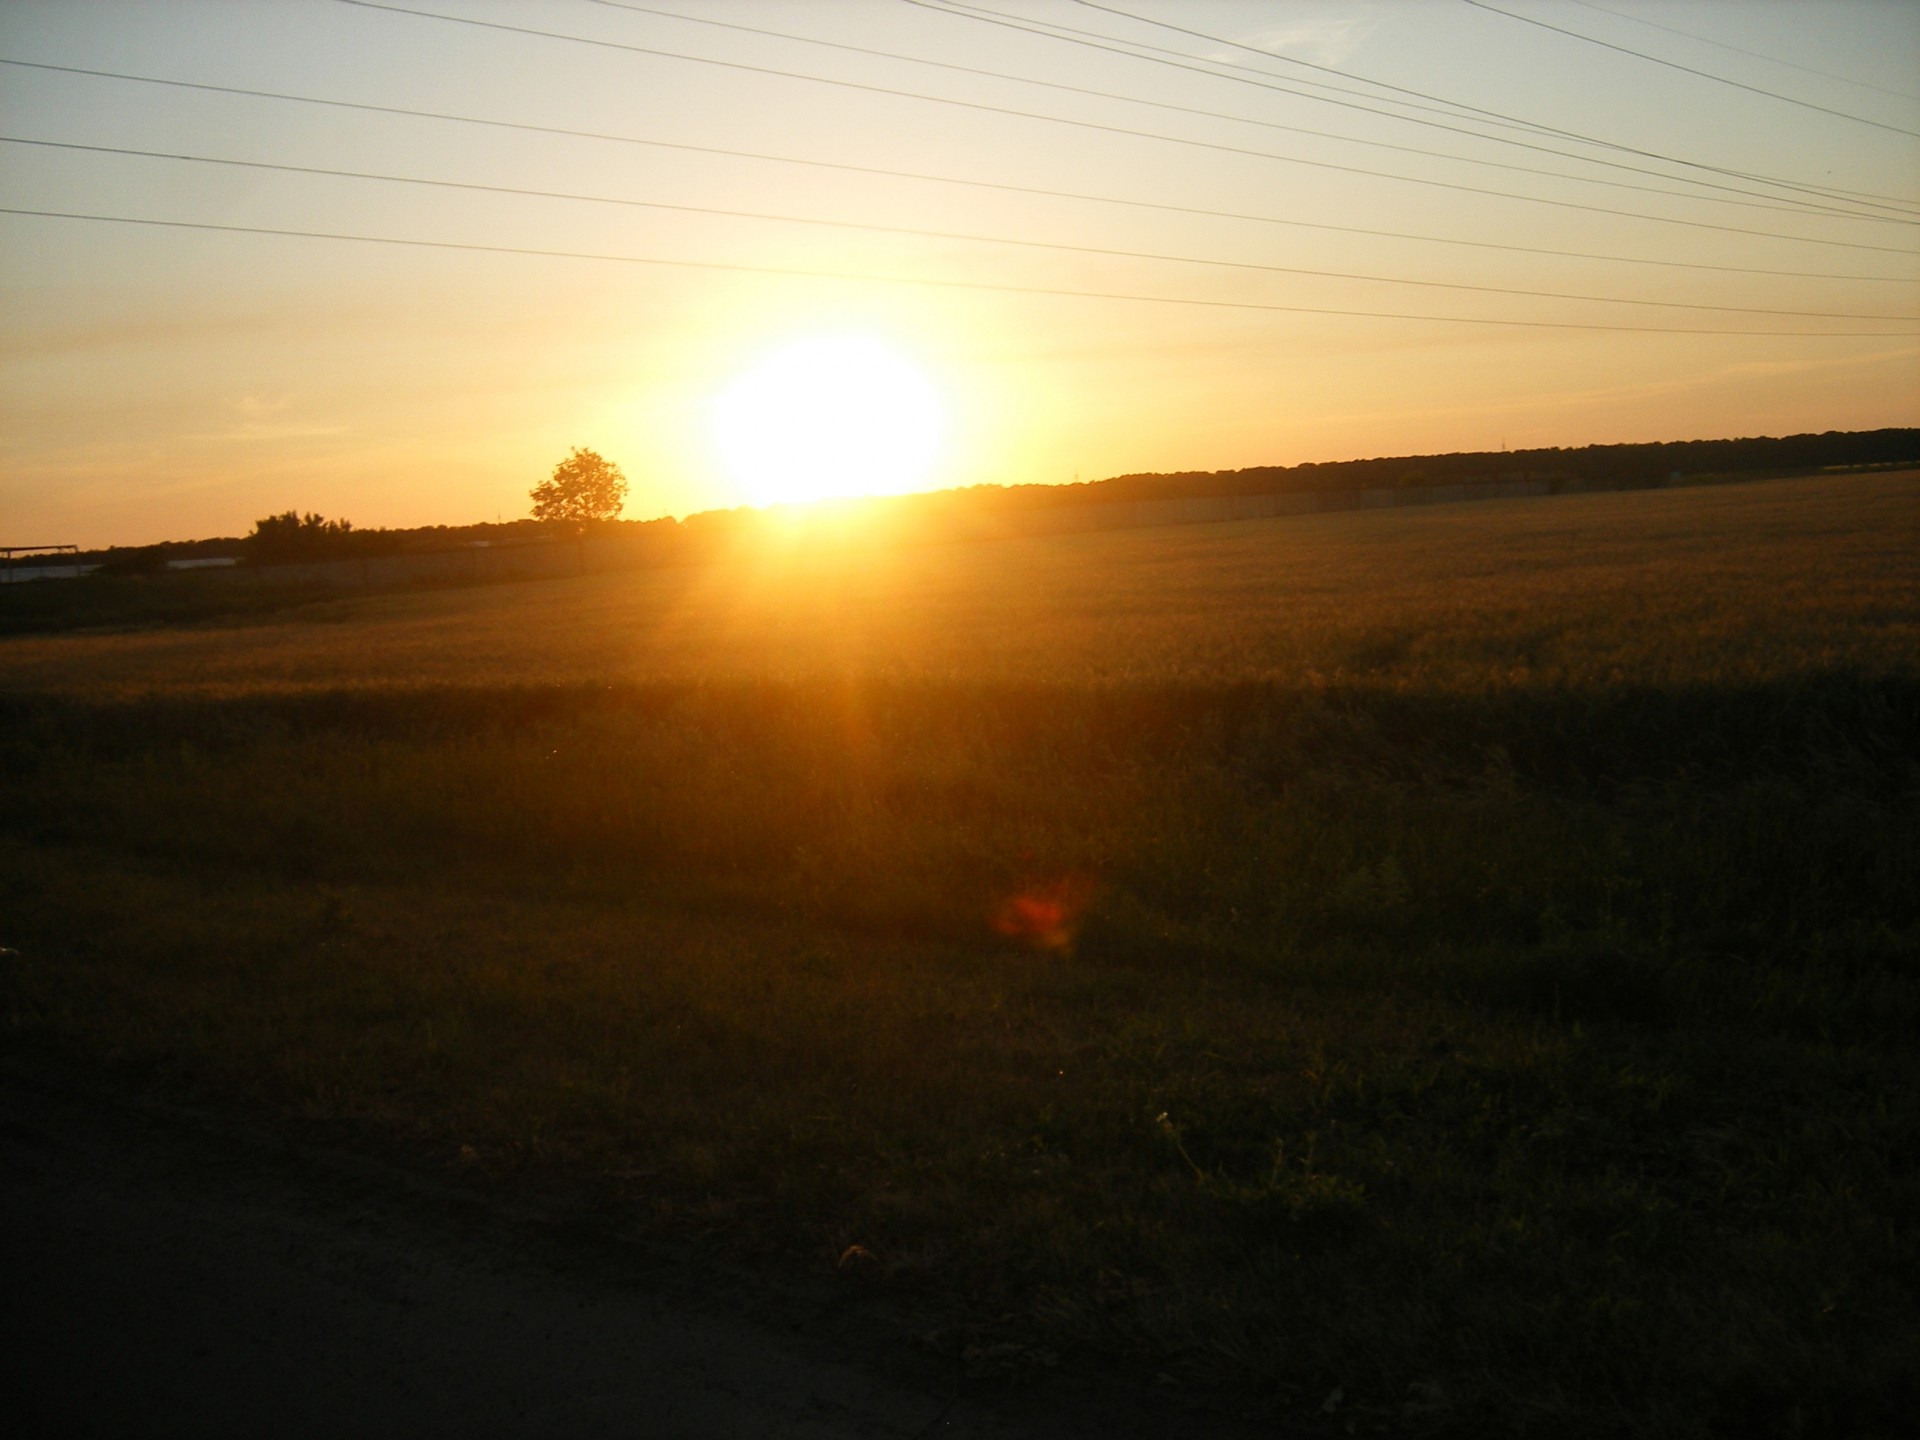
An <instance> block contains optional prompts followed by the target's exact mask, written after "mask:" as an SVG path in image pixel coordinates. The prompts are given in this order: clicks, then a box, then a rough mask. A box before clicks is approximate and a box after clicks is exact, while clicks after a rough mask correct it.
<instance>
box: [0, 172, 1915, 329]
mask: <svg viewBox="0 0 1920 1440" xmlns="http://www.w3.org/2000/svg"><path fill="white" fill-rule="evenodd" d="M0 144H7V145H35V146H40V147H42V148H45V149H53V150H73V151H84V152H87V153H89V154H95V155H133V156H139V157H141V158H144V159H149V160H177V161H188V162H191V163H193V164H197V165H226V166H231V167H234V168H237V169H245V170H271V171H277V172H279V173H281V174H288V175H323V176H328V177H331V178H334V179H342V180H377V181H380V182H383V183H386V184H392V185H419V186H428V187H432V188H435V189H442V190H467V191H473V192H477V193H480V194H487V195H515V196H524V197H528V198H532V199H539V200H568V201H576V202H580V203H583V204H589V205H620V206H627V207H631V208H635V209H643V210H669V211H672V212H674V213H675V214H681V215H712V216H718V217H721V218H724V219H730V220H765V221H773V222H776V223H779V224H783V225H813V226H820V227H825V228H828V229H834V230H860V231H865V232H867V233H870V234H877V235H907V236H912V237H914V238H916V239H922V240H957V241H961V242H964V243H967V244H974V245H1008V246H1017V247H1019V248H1021V249H1028V250H1054V251H1062V252H1065V253H1068V254H1074V255H1099V256H1104V257H1108V258H1112V259H1120V260H1153V261H1161V262H1165V263H1169V264H1175V265H1208V266H1214V267H1218V268H1222V269H1230V270H1254V271H1260V272H1263V273H1265V274H1269V275H1300V276H1307V277H1310V278H1313V279H1322V280H1360V281H1365V282H1367V283H1370V284H1378V285H1413V286H1418V287H1420V288H1422V289H1429V290H1461V291H1470V292H1473V293H1475V294H1481V295H1517V296H1523V297H1525V298H1528V299H1534V300H1578V301H1584V302H1588V303H1591V304H1600V305H1642V306H1653V307H1657V308H1659V309H1662V310H1709V311H1714V312H1717V313H1720V314H1726V315H1776V316H1782V317H1791V318H1793V319H1799V320H1873V321H1883V322H1885V323H1887V324H1920V315H1875V314H1862V313H1860V312H1858V311H1850V310H1781V309H1774V308H1768V307H1762V306H1755V305H1709V304H1701V303H1698V302H1691V301H1685V300H1642V299H1637V298H1634V297H1631V296H1619V295H1583V294H1579V293H1576V292H1571V291H1565V290H1537V289H1526V288H1519V287H1513V286H1506V285H1475V284H1467V283H1460V282H1455V281H1449V280H1420V279H1414V278H1410V277H1407V276H1403V275H1370V274H1364V273H1359V272H1355V271H1347V270H1321V269H1314V268H1310V267H1307V266H1301V265H1270V264H1264V263H1261V262H1258V261H1251V260H1219V259H1214V258H1211V257H1208V256H1203V255H1169V254H1164V253H1161V252H1157V251H1150V250H1119V249H1110V248H1107V247H1105V246H1099V245H1074V244H1067V243H1063V242H1059V241H1051V240H1025V239H1019V238H1015V237H1011V236H1004V235H976V234H970V233H967V232H964V231H953V230H926V229H921V228H919V227H916V226H909V225H874V224H867V223H864V222H862V221H858V220H824V219H818V218H815V217H813V216H807V215H781V214H776V213H771V212H767V211H759V210H729V209H722V208H720V207H717V206H712V205H681V204H675V203H672V202H670V201H665V200H636V199H630V198H627V197H623V196H616V195H583V194H578V193H575V192H570V191H563V190H529V189H523V188H521V187H519V186H514V185H487V184H482V183H479V182H476V181H467V180H443V179H436V178H433V177H427V176H418V175H389V174H383V173H380V172H376V171H368V170H337V169H331V168H328V167H323V166H318V165H288V164H281V163H277V162H274V161H268V160H235V159H230V158H227V157H224V156H218V155H191V154H183V153H178V152H173V151H165V150H136V149H131V148H129V147H127V146H124V145H84V144H80V143H78V142H75V141H68V140H41V139H29V138H26V137H24V136H18V135H0Z"/></svg>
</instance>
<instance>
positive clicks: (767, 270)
mask: <svg viewBox="0 0 1920 1440" xmlns="http://www.w3.org/2000/svg"><path fill="white" fill-rule="evenodd" d="M0 215H24V216H34V217H38V218H42V219H48V220H83V221H91V222H95V223H98V224H105V225H147V226H154V227H157V228H160V229H165V230H205V231H212V232H214V233H218V234H227V235H278V236H287V237H291V238H294V239H301V240H339V241H351V242H355V243H359V244H369V245H397V246H403V247H408V248H413V249H426V250H460V251H468V252H472V253H475V254H481V255H529V256H535V257H538V258H541V259H548V260H595V261H605V262H609V263H615V264H621V265H654V266H663V267H668V268H672V269H679V270H718V271H724V272H727V273H730V274H736V275H777V276H782V277H791V278H796V279H803V280H837V281H850V282H857V283H860V284H877V285H912V286H920V287H924V288H928V289H935V290H967V291H975V292H982V291H984V292H989V293H993V294H1002V295H1048V296H1064V297H1066V298H1069V299H1078V300H1127V301H1136V302H1140V303H1143V304H1152V305H1188V306H1195V307H1198V308H1201V309H1207V310H1251V311H1260V312H1263V313H1269V314H1282V315H1332V316H1339V317H1342V318H1347V319H1367V320H1412V321H1419V322H1422V323H1431V324H1440V325H1481V326H1494V327H1500V328H1508V329H1523V330H1592V331H1602V332H1608V333H1612V334H1624V335H1741V336H1777V337H1783V338H1790V339H1797V340H1844V339H1855V340H1864V339H1873V340H1888V339H1904V338H1907V337H1910V336H1911V337H1915V338H1920V330H1708V329H1699V328H1695V327H1693V326H1678V325H1608V324H1598V323H1594V322H1589V321H1578V320H1504V319H1494V318H1492V317H1488V316H1480V315H1421V314H1410V313H1405V312H1401V311H1394V310H1344V309H1334V308H1331V307H1327V306H1318V305H1277V304H1270V303H1266V302H1263V301H1256V300H1204V299H1198V298H1195V297H1192V296H1185V295H1144V294H1140V293H1137V292H1134V291H1118V290H1068V289H1065V288H1062V287H1058V286H1051V285H1004V284H999V283H996V282H990V281H984V280H945V279H927V278H925V277H921V276H910V275H869V274H862V273H855V272H850V271H842V270H806V269H801V268H798V267H794V266H783V265H744V264H737V263H731V262H728V261H723V260H670V259H663V258H660V257H658V256H648V255H610V254H605V253H602V252H597V251H587V250H545V249H536V248H533V247H531V246H525V245H482V244H478V243H474V242H470V241H460V240H418V239H409V238H404V237H400V236H392V235H361V234H356V233H347V232H342V231H337V230H294V229H281V228H277V227H273V226H266V225H216V224H213V223H211V222H208V221H202V220H157V219H153V218H150V217H147V216H140V215H94V214H86V213H81V212H78V211H72V210H38V209H28V208H26V207H23V206H14V205H0Z"/></svg>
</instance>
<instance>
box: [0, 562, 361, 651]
mask: <svg viewBox="0 0 1920 1440" xmlns="http://www.w3.org/2000/svg"><path fill="white" fill-rule="evenodd" d="M337 594H338V591H337V588H336V587H334V586H330V585H326V584H322V583H319V582H311V581H309V582H299V581H294V582H288V581H284V580H276V579H272V578H266V579H263V578H258V577H253V576H247V575H230V574H205V573H201V574H195V573H193V572H190V571H189V572H184V573H178V574H164V573H163V574H158V575H98V574H96V575H82V576H79V577H78V578H75V579H70V580H29V581H22V582H19V583H16V584H11V585H0V636H8V635H51V634H61V633H63V632H68V631H76V630H79V631H84V630H140V629H151V628H153V627H155V626H163V625H194V624H204V623H206V622H209V621H219V622H223V623H227V624H232V623H234V622H236V621H245V620H249V619H253V620H265V619H278V618H281V617H282V616H284V615H285V614H286V613H287V612H289V611H294V610H300V609H303V608H304V609H306V611H307V613H308V614H309V615H312V616H316V617H317V616H319V615H321V614H323V613H324V612H325V611H326V609H327V602H328V601H329V600H332V599H333V598H334V597H335V596H336V595H337Z"/></svg>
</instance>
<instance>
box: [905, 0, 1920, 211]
mask: <svg viewBox="0 0 1920 1440" xmlns="http://www.w3.org/2000/svg"><path fill="white" fill-rule="evenodd" d="M909 3H913V4H920V3H924V0H909ZM1073 3H1074V4H1076V5H1081V6H1084V7H1085V8H1087V9H1089V10H1098V11H1100V12H1102V13H1103V14H1107V15H1117V16H1119V17H1120V18H1121V19H1123V20H1131V21H1133V22H1134V23H1136V24H1139V25H1150V26H1152V27H1153V28H1155V29H1157V30H1170V31H1172V32H1173V33H1175V34H1177V35H1186V36H1190V37H1192V38H1193V39H1196V40H1205V41H1207V42H1208V43H1209V44H1213V45H1225V46H1228V47H1229V48H1231V49H1234V50H1242V51H1245V52H1246V53H1248V54H1250V55H1258V56H1260V57H1261V58H1262V59H1264V60H1275V61H1279V62H1280V63H1282V64H1285V65H1294V66H1298V67H1300V68H1302V69H1306V70H1313V71H1317V72H1319V73H1321V74H1325V75H1338V76H1339V77H1340V78H1341V79H1343V80H1357V81H1359V82H1360V83H1361V84H1363V85H1372V86H1376V87H1378V88H1379V89H1382V90H1390V91H1392V92H1393V93H1395V94H1396V95H1411V96H1413V97H1414V98H1415V99H1419V100H1430V101H1433V102H1434V103H1436V104H1440V105H1448V106H1452V107H1454V108H1455V109H1459V110H1464V111H1468V112H1470V113H1472V114H1474V115H1479V116H1484V117H1486V118H1487V119H1490V120H1495V121H1499V122H1502V123H1507V124H1513V125H1518V126H1520V127H1521V128H1522V129H1526V130H1532V131H1535V132H1537V133H1540V134H1547V135H1557V136H1559V137H1560V138H1561V139H1563V140H1577V141H1579V142H1580V143H1581V144H1584V145H1597V146H1599V147H1601V148H1602V149H1606V150H1614V151H1618V152H1620V153H1622V154H1628V155H1639V156H1642V157H1643V158H1646V159H1650V160H1664V161H1666V162H1667V163H1669V164H1672V165H1684V166H1687V167H1688V168H1689V169H1695V170H1709V171H1712V172H1714V173H1716V174H1721V175H1731V176H1735V177H1737V178H1740V179H1746V180H1758V181H1761V182H1762V183H1766V184H1778V185H1788V184H1792V183H1793V182H1788V181H1780V180H1771V179H1768V178H1767V177H1765V176H1758V175H1752V174H1748V173H1747V172H1745V171H1741V170H1733V169H1729V168H1727V167H1724V166H1719V165H1708V164H1704V163H1702V162H1700V161H1696V160H1688V159H1685V158H1683V157H1681V156H1677V155H1667V154H1663V153H1661V152H1660V151H1657V150H1645V149H1641V148H1640V147H1638V146H1634V145H1625V144H1622V143H1620V142H1619V141H1615V140H1603V139H1600V138H1599V137H1597V136H1593V135H1583V134H1581V133H1580V132H1579V131H1577V130H1562V129H1560V128H1558V127H1557V126H1552V125H1544V124H1541V123H1539V122H1537V121H1532V120H1524V119H1521V118H1520V117H1518V116H1514V115H1507V114H1504V113H1502V112H1501V111H1498V110H1487V109H1483V108H1482V107H1480V106H1478V105H1467V104H1464V103H1462V102H1460V101H1456V100H1448V99H1447V98H1446V97H1445V96H1442V95H1433V94H1429V93H1428V92H1427V91H1425V90H1411V89H1408V88H1407V87H1406V86H1404V85H1394V84H1390V83H1389V82H1387V81H1385V80H1374V79H1371V78H1369V77H1368V76H1365V75H1356V74H1354V73H1353V72H1352V71H1348V70H1340V69H1336V68H1335V67H1333V66H1331V65H1320V64H1316V63H1315V62H1314V61H1311V60H1301V59H1299V58H1297V57H1295V56H1292V55H1278V54H1275V53H1274V52H1273V51H1271V50H1262V49H1260V48H1259V47H1258V46H1254V45H1248V44H1245V43H1243V42H1241V41H1239V40H1230V39H1228V38H1226V37H1225V36H1223V35H1212V34H1209V33H1207V32H1206V31H1204V30H1192V29H1189V28H1187V27H1186V26H1184V25H1175V24H1172V23H1170V22H1169V21H1165V20H1155V19H1153V18H1152V17H1151V16H1147V15H1139V14H1136V13H1134V12H1133V11H1131V10H1123V9H1121V8H1120V7H1118V6H1116V5H1108V4H1104V3H1102V0H1073ZM968 8H969V9H977V8H978V7H976V6H969V7H968ZM1874 198H1877V199H1889V198H1893V197H1889V196H1877V197H1874Z"/></svg>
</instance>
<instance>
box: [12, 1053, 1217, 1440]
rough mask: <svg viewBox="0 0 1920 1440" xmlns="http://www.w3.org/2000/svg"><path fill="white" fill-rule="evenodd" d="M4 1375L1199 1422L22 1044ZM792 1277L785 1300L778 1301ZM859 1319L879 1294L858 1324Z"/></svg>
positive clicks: (584, 1415)
mask: <svg viewBox="0 0 1920 1440" xmlns="http://www.w3.org/2000/svg"><path fill="white" fill-rule="evenodd" d="M0 1265H3V1266H4V1270H3V1272H0V1273H3V1276H4V1279H3V1283H4V1294H5V1329H6V1332H7V1333H6V1335H5V1336H4V1337H0V1381H3V1382H4V1383H3V1385H0V1393H4V1394H5V1396H6V1408H7V1410H8V1411H9V1413H10V1414H11V1415H12V1416H13V1417H15V1419H14V1421H13V1422H10V1425H9V1428H10V1429H12V1428H13V1425H14V1424H16V1423H18V1421H19V1420H20V1419H22V1418H24V1419H26V1420H27V1421H29V1422H31V1423H29V1424H28V1425H27V1428H25V1429H13V1433H15V1434H27V1433H33V1434H43V1435H86V1436H92V1435H137V1436H166V1435H181V1436H195V1437H203V1436H223V1435H235V1436H239V1435H245V1436H248V1437H257V1436H264V1435H272V1436H282V1437H291V1436H302V1435H314V1436H328V1437H336V1436H342V1435H354V1436H383V1435H393V1436H401V1435H405V1436H432V1435H448V1436H462V1437H472V1436H518V1435H527V1436H533V1435H540V1436H570V1437H571V1436H639V1437H649V1440H681V1437H686V1440H695V1437H698V1440H716V1437H742V1440H746V1437H763V1436H795V1437H816V1436H818V1437H827V1436H834V1437H842V1436H846V1437H873V1440H896V1437H897V1440H908V1437H932V1436H940V1437H949V1440H952V1437H963V1436H964V1437H995V1440H1018V1437H1037V1436H1076V1435H1089V1436H1091V1435H1095V1434H1098V1435H1100V1436H1101V1437H1103V1440H1116V1437H1120V1436H1127V1435H1139V1436H1146V1435H1169V1434H1182V1435H1193V1434H1197V1433H1202V1432H1206V1433H1211V1432H1212V1431H1213V1429H1214V1428H1215V1427H1212V1426H1208V1425H1204V1424H1200V1423H1197V1422H1196V1419H1195V1417H1194V1416H1192V1415H1190V1414H1184V1413H1183V1412H1181V1411H1180V1410H1179V1409H1178V1408H1176V1407H1171V1406H1169V1407H1166V1408H1164V1409H1162V1408H1160V1407H1158V1406H1156V1404H1155V1403H1154V1402H1153V1400H1152V1398H1151V1397H1147V1399H1146V1400H1145V1401H1144V1402H1142V1401H1137V1400H1134V1399H1129V1398H1126V1397H1120V1398H1118V1399H1116V1398H1115V1397H1113V1396H1112V1395H1107V1396H1106V1397H1104V1398H1099V1397H1097V1396H1096V1395H1095V1393H1094V1392H1092V1391H1089V1390H1082V1391H1081V1392H1080V1393H1079V1394H1078V1395H1076V1394H1075V1393H1073V1391H1072V1387H1071V1385H1070V1384H1069V1385H1067V1386H1066V1388H1064V1389H1063V1388H1062V1387H1060V1386H1055V1387H1051V1388H1043V1389H1031V1388H1029V1389H1022V1390H1009V1389H1007V1388H1006V1387H1005V1386H996V1385H991V1384H986V1383H981V1382H970V1381H966V1380H964V1379H963V1378H962V1377H961V1376H960V1375H959V1373H958V1370H957V1367H956V1366H955V1364H954V1362H952V1361H949V1360H943V1359H940V1358H939V1357H937V1356H925V1355H918V1354H916V1353H915V1352H914V1351H913V1348H912V1347H911V1346H910V1345H909V1344H907V1343H906V1335H905V1333H904V1331H901V1330H899V1329H896V1330H894V1331H893V1332H892V1337H891V1340H889V1338H888V1336H889V1332H888V1330H887V1326H886V1323H885V1322H884V1320H882V1321H879V1322H876V1321H875V1319H874V1318H873V1317H872V1316H871V1315H869V1314H866V1313H864V1312H865V1311H867V1310H870V1309H871V1306H870V1305H869V1304H868V1303H867V1302H864V1301H862V1300H861V1299H859V1298H858V1297H857V1296H853V1295H850V1294H847V1293H845V1289H844V1287H840V1286H836V1285H833V1284H830V1283H829V1284H823V1286H822V1287H821V1291H820V1293H819V1294H817V1295H813V1296H810V1297H809V1296H806V1295H795V1294H794V1293H792V1292H791V1290H789V1291H787V1292H783V1293H782V1294H781V1295H780V1296H779V1298H778V1299H777V1301H776V1300H773V1299H769V1298H767V1297H766V1296H762V1297H760V1298H758V1299H756V1298H755V1296H754V1294H753V1292H752V1290H751V1288H750V1286H745V1285H743V1284H742V1282H741V1281H740V1280H739V1278H738V1277H734V1278H732V1279H730V1280H728V1281H726V1282H724V1283H718V1284H715V1283H708V1282H707V1281H704V1280H703V1279H702V1277H701V1274H700V1271H699V1267H698V1265H697V1264H694V1263H691V1262H687V1261H678V1260H672V1259H663V1258H662V1257H660V1256H658V1255H650V1254H646V1253H644V1252H642V1251H641V1249H640V1247H637V1246H619V1245H614V1244H610V1243H607V1242H605V1241H604V1240H589V1239H581V1238H579V1237H575V1238H573V1239H567V1238H565V1237H564V1236H562V1235H558V1234H556V1233H553V1231H552V1227H550V1226H542V1225H539V1224H535V1223H531V1222H529V1221H528V1220H527V1219H526V1217H524V1216H520V1217H508V1216H505V1215H503V1214H501V1213H500V1212H499V1211H498V1209H497V1207H493V1206H490V1205H488V1204H487V1203H484V1202H482V1201H480V1200H477V1199H474V1198H472V1197H468V1196H464V1195H463V1194H462V1193H461V1192H459V1191H458V1190H457V1189H453V1188H451V1187H440V1186H437V1185H435V1184H434V1183H432V1182H431V1181H426V1180H423V1179H422V1178H421V1177H419V1176H417V1175H412V1174H410V1173H408V1172H406V1171H404V1170H402V1169H399V1168H396V1167H393V1166H391V1165H384V1164H381V1163H378V1162H373V1161H369V1160H366V1159H365V1158H363V1157H355V1156H351V1155H343V1154H338V1153H333V1152H328V1151H319V1150H315V1149H313V1148H312V1147H308V1146H298V1147H296V1146H293V1145H289V1144H288V1143H286V1142H285V1141H284V1140H281V1139H277V1138H275V1137H274V1136H272V1135H270V1134H265V1133H260V1132H255V1131H250V1130H248V1129H247V1127H246V1126H245V1125H235V1124H229V1123H226V1122H225V1121H224V1120H223V1119H221V1118H220V1117H214V1118H212V1119H209V1118H208V1117H207V1116H206V1115H205V1114H204V1113H203V1112H198V1111H194V1110H191V1109H184V1110H183V1109H181V1108H179V1107H177V1106H175V1107H167V1106H160V1105H155V1104H150V1103H146V1102H143V1101H141V1100H139V1099H137V1098H133V1097H130V1096H127V1095H125V1094H123V1093H119V1092H113V1093H105V1092H102V1091H101V1090H99V1089H97V1088H93V1087H89V1086H85V1085H75V1084H73V1083H71V1077H69V1076H66V1075H64V1074H58V1073H56V1074H51V1075H50V1074H49V1073H47V1072H46V1071H45V1070H44V1068H41V1067H37V1066H35V1065H28V1064H24V1063H16V1062H14V1061H11V1060H10V1061H8V1062H7V1063H4V1064H0ZM769 1294H771V1292H769ZM853 1311H861V1312H863V1313H860V1314H854V1313H852V1312H853Z"/></svg>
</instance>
